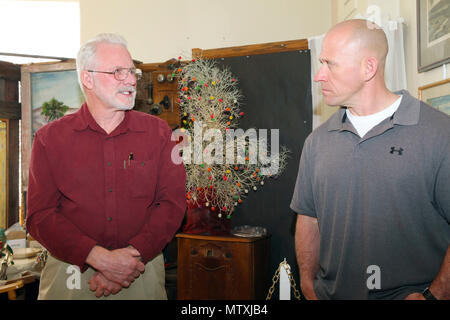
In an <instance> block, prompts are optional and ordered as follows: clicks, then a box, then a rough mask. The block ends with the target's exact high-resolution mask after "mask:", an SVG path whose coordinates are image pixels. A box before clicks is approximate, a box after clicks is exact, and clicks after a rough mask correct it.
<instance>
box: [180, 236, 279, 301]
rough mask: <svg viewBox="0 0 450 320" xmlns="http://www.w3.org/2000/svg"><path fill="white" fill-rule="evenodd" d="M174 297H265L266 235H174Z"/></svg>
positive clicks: (267, 247) (267, 265) (268, 242)
mask: <svg viewBox="0 0 450 320" xmlns="http://www.w3.org/2000/svg"><path fill="white" fill-rule="evenodd" d="M177 238H178V276H177V278H178V288H177V291H178V299H200V300H203V299H215V300H231V299H235V300H240V299H265V297H266V295H267V290H268V282H269V281H268V280H269V275H268V267H269V248H270V237H269V236H266V237H258V238H243V237H236V236H205V235H192V234H184V233H181V234H178V235H177Z"/></svg>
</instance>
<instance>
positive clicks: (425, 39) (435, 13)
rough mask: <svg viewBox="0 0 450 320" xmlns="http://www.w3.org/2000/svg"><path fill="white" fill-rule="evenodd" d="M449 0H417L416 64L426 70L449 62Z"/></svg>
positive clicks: (419, 68)
mask: <svg viewBox="0 0 450 320" xmlns="http://www.w3.org/2000/svg"><path fill="white" fill-rule="evenodd" d="M449 17H450V0H417V66H418V71H419V72H424V71H428V70H430V69H433V68H436V67H439V66H441V65H443V64H446V63H449V62H450V18H449Z"/></svg>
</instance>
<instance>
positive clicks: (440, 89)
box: [418, 79, 450, 116]
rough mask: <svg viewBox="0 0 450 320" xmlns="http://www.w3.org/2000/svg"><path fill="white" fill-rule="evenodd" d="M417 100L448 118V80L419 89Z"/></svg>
mask: <svg viewBox="0 0 450 320" xmlns="http://www.w3.org/2000/svg"><path fill="white" fill-rule="evenodd" d="M418 96H419V99H420V100H422V101H423V102H426V103H428V104H429V105H430V106H432V107H434V108H436V109H438V110H439V111H442V112H444V113H446V114H448V115H449V116H450V79H446V80H442V81H438V82H434V83H431V84H428V85H426V86H422V87H420V88H419V95H418Z"/></svg>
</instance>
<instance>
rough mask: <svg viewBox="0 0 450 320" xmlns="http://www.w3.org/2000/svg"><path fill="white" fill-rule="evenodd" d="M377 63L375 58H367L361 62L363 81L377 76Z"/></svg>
mask: <svg viewBox="0 0 450 320" xmlns="http://www.w3.org/2000/svg"><path fill="white" fill-rule="evenodd" d="M378 67H379V62H378V59H377V58H376V57H373V56H369V57H367V58H364V60H363V71H364V80H365V81H370V80H372V78H373V77H375V75H376V74H377V71H378Z"/></svg>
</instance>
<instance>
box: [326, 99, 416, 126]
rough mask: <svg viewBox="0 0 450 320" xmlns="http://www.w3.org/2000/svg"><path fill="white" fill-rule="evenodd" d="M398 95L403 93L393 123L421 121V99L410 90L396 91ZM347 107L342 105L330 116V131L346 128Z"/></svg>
mask: <svg viewBox="0 0 450 320" xmlns="http://www.w3.org/2000/svg"><path fill="white" fill-rule="evenodd" d="M394 93H395V94H397V95H402V96H403V98H402V101H401V103H400V105H399V107H398V109H397V111H396V112H395V113H394V115H393V124H398V125H404V126H410V125H416V124H417V123H419V117H420V101H419V100H417V99H415V98H413V97H412V96H411V95H410V94H409V92H408V91H406V90H400V91H396V92H394ZM346 109H347V108H346V107H341V108H339V110H338V111H337V112H335V114H334V115H333V116H332V117H331V118H330V121H329V123H328V131H335V130H341V129H345V127H346V126H345V124H346V123H347V122H348V121H347V115H346V112H345V111H346Z"/></svg>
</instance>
